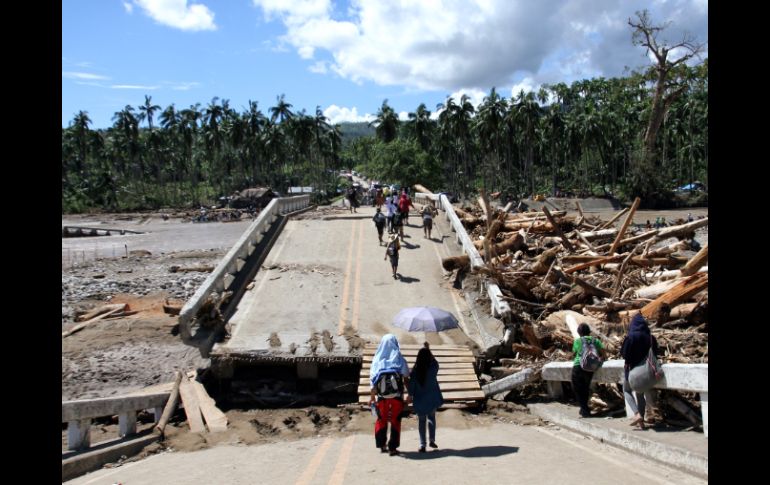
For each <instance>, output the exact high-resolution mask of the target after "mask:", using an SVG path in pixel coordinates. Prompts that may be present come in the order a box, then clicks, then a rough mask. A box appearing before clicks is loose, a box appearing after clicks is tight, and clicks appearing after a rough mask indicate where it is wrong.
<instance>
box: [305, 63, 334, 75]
mask: <svg viewBox="0 0 770 485" xmlns="http://www.w3.org/2000/svg"><path fill="white" fill-rule="evenodd" d="M308 69H309V70H310V72H314V73H316V74H326V73H327V72H329V68H328V67H327V65H326V63H325V62H324V61H318V62H316V63H315V64H313V65H312V66H310V67H309V68H308Z"/></svg>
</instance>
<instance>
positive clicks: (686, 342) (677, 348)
mask: <svg viewBox="0 0 770 485" xmlns="http://www.w3.org/2000/svg"><path fill="white" fill-rule="evenodd" d="M638 206H639V199H637V200H635V201H634V204H633V205H632V206H631V207H630V208H628V209H624V210H622V211H620V212H618V213H617V214H616V215H615V216H614V217H612V218H611V219H610V220H608V221H603V220H601V219H599V218H596V217H592V216H590V215H588V214H584V213H583V210H582V208H581V207H580V204H579V203H578V204H577V206H576V213H575V214H572V215H568V214H567V212H566V211H557V210H553V211H551V210H549V209H548V207H546V206H544V207H543V210H542V212H524V213H510V212H508V211H507V210H502V211H501V210H493V209H491V208H490V205H489V204H488V202H487V201H486V198H485V197H484V196H483V194H482V197H479V203H478V207H469V208H462V209H456V212H457V215H458V217H459V218H460V220H461V221H462V222H463V224H464V226H465V228H466V230H467V231H468V233H469V235H470V236H471V239H472V240H473V241H474V245H475V246H476V247H477V248H478V250H479V253H480V254H481V256H482V258H483V259H484V261H485V263H486V265H485V266H484V267H482V268H479V269H478V271H476V272H477V273H481V274H482V275H483V277H486V278H491V279H492V280H493V281H495V282H496V283H497V284H498V285H499V286H500V289H501V291H502V293H503V297H504V298H505V300H506V301H507V302H508V303H509V305H510V307H511V310H512V315H511V317H512V323H513V324H514V326H515V328H516V329H517V331H516V332H515V335H516V336H515V339H514V342H513V346H512V349H511V350H512V351H513V353H514V355H515V356H516V359H523V360H527V361H529V364H530V366H531V364H533V363H534V362H537V363H538V364H544V363H545V362H548V361H552V360H565V359H568V358H569V357H570V356H571V351H572V343H573V341H574V338H575V337H576V336H577V333H576V328H577V324H579V323H583V322H586V323H588V324H589V325H590V327H591V329H592V332H593V334H594V335H597V336H599V337H600V338H602V340H603V341H606V343H607V346H608V350H609V353H610V358H616V359H617V358H620V354H619V352H620V347H621V344H622V340H623V337H624V336H625V334H626V333H627V329H628V323H629V321H630V319H631V317H632V316H633V315H634V314H636V313H638V312H641V313H642V315H644V316H645V317H646V318H647V320H648V322H649V324H650V328H651V330H652V333H653V335H655V337H656V338H657V339H658V342H659V344H660V345H661V347H662V348H663V349H665V350H664V352H665V355H664V356H663V358H662V361H663V362H680V363H706V362H708V345H707V341H708V267H707V266H705V265H706V264H707V261H708V245H704V246H703V247H702V248H700V247H698V244H697V242H695V239H694V234H695V231H696V230H698V229H700V228H705V227H707V226H708V218H702V219H697V220H695V221H692V222H686V221H680V222H681V223H680V224H677V225H674V226H670V227H662V228H657V229H637V228H633V226H632V225H631V221H632V219H633V216H634V213H635V212H636V209H637V207H638ZM507 209H510V208H507ZM624 216H625V217H624ZM442 263H443V266H444V269H446V270H447V271H451V270H461V271H462V270H466V269H467V268H468V265H469V261H468V257H467V256H457V257H450V258H445V259H444V260H443V262H442ZM570 321H571V322H572V323H570Z"/></svg>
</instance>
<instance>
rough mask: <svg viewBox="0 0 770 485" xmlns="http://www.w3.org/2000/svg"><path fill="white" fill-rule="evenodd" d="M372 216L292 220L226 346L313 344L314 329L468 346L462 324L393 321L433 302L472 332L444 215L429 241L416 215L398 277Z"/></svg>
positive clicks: (339, 346)
mask: <svg viewBox="0 0 770 485" xmlns="http://www.w3.org/2000/svg"><path fill="white" fill-rule="evenodd" d="M373 215H374V208H372V207H360V208H359V209H358V213H354V214H349V213H347V212H343V213H338V214H334V215H330V216H326V217H324V218H323V219H300V220H294V219H292V220H289V221H288V222H287V224H286V227H285V228H284V229H283V231H282V233H281V234H280V236H279V238H278V240H277V241H276V243H275V245H274V246H273V248H272V250H271V251H270V254H269V255H268V257H267V259H266V260H265V262H264V264H263V269H261V270H260V271H259V272H258V273H257V275H256V277H255V280H254V287H253V288H252V289H251V290H249V291H247V292H246V294H245V295H244V297H243V298H242V300H241V301H240V302H239V304H238V307H237V310H236V311H235V313H234V314H233V316H232V318H231V319H230V324H231V326H232V336H231V338H230V340H229V341H228V342H227V344H226V345H224V346H223V347H222V348H229V349H252V350H257V349H267V348H272V349H273V350H279V348H280V349H281V350H287V349H288V348H289V346H290V345H291V344H292V343H293V344H296V345H297V346H298V347H303V346H304V347H307V341H308V339H309V338H310V335H311V333H312V332H323V331H324V330H326V331H328V332H329V333H330V334H331V335H332V336H335V337H336V336H338V335H343V334H347V335H352V334H357V335H359V336H360V337H362V338H364V339H367V340H370V341H372V342H377V341H379V338H380V337H381V336H382V335H384V334H385V333H388V332H392V333H395V334H396V335H397V336H398V338H399V341H400V342H402V343H422V342H423V341H424V340H426V339H427V340H428V341H430V342H431V343H433V344H441V343H446V344H465V343H468V342H469V339H468V335H467V334H466V333H464V332H463V331H462V330H460V329H454V330H449V331H445V332H441V333H438V334H437V333H425V332H420V333H409V332H405V331H403V330H401V329H398V328H395V327H393V326H392V325H391V324H390V322H391V320H392V318H393V317H394V316H395V314H396V313H398V312H399V311H400V310H401V309H402V308H404V307H411V306H434V307H438V308H443V309H445V310H447V311H450V312H451V313H453V314H454V315H455V316H456V317H457V318H458V320H459V321H460V323H461V325H462V326H463V328H470V329H471V330H469V332H470V333H472V327H473V325H474V324H473V322H472V321H469V320H471V318H470V317H469V315H470V313H469V308H468V306H467V304H466V302H465V300H464V299H463V298H462V297H461V296H459V295H458V293H457V291H456V290H454V289H452V288H451V282H450V281H449V280H448V279H445V277H444V273H443V270H442V268H441V259H442V258H443V257H445V256H449V255H450V254H459V252H460V248H459V246H458V245H457V244H455V242H454V241H453V239H452V237H453V236H452V234H453V233H451V232H450V229H449V226H448V224H447V222H446V220H445V219H444V218H443V217H441V216H440V217H439V218H438V220H437V221H436V222H437V223H436V224H434V230H433V234H432V238H431V239H426V238H424V236H423V230H422V227H421V224H422V221H421V219H420V218H419V216H417V215H416V214H412V215H411V217H410V221H409V222H410V224H411V225H410V226H405V228H404V233H405V240H404V242H403V243H402V249H401V254H400V260H399V266H398V273H399V275H400V278H399V279H394V278H393V277H392V272H391V267H390V262H389V260H386V259H385V246H384V245H380V244H379V242H378V238H377V231H376V229H375V227H374V223H373V222H372V220H371V219H372V216H373ZM386 237H387V230H386V231H385V235H384V236H383V238H384V239H385V238H386ZM265 268H266V269H265ZM272 332H276V333H277V335H278V337H279V339H280V341H281V342H280V345H275V342H274V345H273V347H270V344H269V343H268V337H269V335H270V334H271V333H272ZM334 342H335V348H334V350H333V352H343V353H347V352H348V347H347V342H346V341H345V340H344V339H342V338H335V339H334ZM323 350H324V349H323V347H322V346H319V351H323ZM296 355H304V351H298V352H297V354H296Z"/></svg>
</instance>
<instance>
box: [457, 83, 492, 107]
mask: <svg viewBox="0 0 770 485" xmlns="http://www.w3.org/2000/svg"><path fill="white" fill-rule="evenodd" d="M463 94H464V95H466V96H468V98H469V101H470V102H471V104H472V105H473V107H474V108H478V107H479V105H480V104H481V103H482V102H483V101H484V97H485V96H486V95H487V94H489V93H488V92H486V91H482V90H481V89H473V88H464V89H459V90H457V91H455V92H454V93H452V94H450V95H449V96H451V97H452V99H454V102H455V104H460V99H462V97H463Z"/></svg>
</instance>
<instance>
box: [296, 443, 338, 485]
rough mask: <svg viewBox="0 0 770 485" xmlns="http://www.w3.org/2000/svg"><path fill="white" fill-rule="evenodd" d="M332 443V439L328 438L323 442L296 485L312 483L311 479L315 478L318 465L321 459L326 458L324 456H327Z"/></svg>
mask: <svg viewBox="0 0 770 485" xmlns="http://www.w3.org/2000/svg"><path fill="white" fill-rule="evenodd" d="M331 445H332V439H331V438H326V439H325V440H324V442H323V443H321V446H320V447H319V448H318V451H316V453H315V455H313V459H312V460H310V463H308V465H307V468H305V472H304V473H303V474H302V475H301V476H300V477H299V479H298V480H297V483H296V485H307V484H308V483H310V480H312V479H313V477H314V476H315V472H316V471H318V466H319V465H320V464H321V461H322V460H323V459H324V456H326V452H327V451H329V447H330V446H331Z"/></svg>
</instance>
